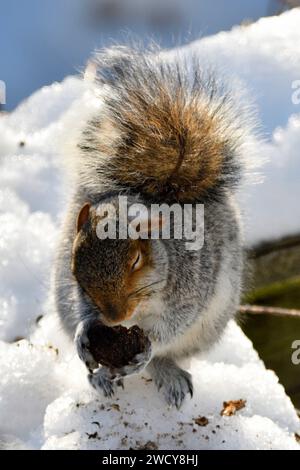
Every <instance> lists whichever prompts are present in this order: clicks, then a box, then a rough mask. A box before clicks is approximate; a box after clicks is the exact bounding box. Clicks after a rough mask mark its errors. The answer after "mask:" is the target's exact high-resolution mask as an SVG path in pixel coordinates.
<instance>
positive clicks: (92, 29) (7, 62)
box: [0, 0, 297, 110]
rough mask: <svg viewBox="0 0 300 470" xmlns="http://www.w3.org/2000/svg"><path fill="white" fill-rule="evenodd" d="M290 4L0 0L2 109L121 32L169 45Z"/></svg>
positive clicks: (270, 0)
mask: <svg viewBox="0 0 300 470" xmlns="http://www.w3.org/2000/svg"><path fill="white" fill-rule="evenodd" d="M293 3H297V0H251V1H245V0H243V1H241V0H214V1H207V0H163V1H162V0H43V1H40V0H26V1H22V0H1V2H0V80H3V81H4V82H5V83H6V87H7V89H6V94H7V97H6V107H5V109H6V110H11V109H13V108H14V107H15V106H16V105H17V104H18V103H19V102H20V101H21V100H22V99H23V98H25V97H27V96H29V95H30V94H31V93H32V92H33V91H35V90H37V89H38V88H40V87H41V86H43V85H47V84H51V83H52V82H53V81H60V80H62V79H63V78H64V77H65V76H66V75H70V74H74V73H75V72H77V71H78V70H82V68H83V67H84V65H85V64H86V62H87V60H88V58H89V56H90V54H91V51H93V50H94V49H95V48H100V47H102V46H105V45H107V44H111V43H112V42H113V41H118V42H126V38H128V32H129V31H130V34H132V33H133V34H136V35H138V37H139V38H141V39H144V40H145V42H147V41H148V39H149V38H152V39H155V40H156V41H158V42H159V44H160V45H161V46H163V47H173V46H175V45H181V44H185V43H187V42H190V41H192V40H194V39H197V38H199V37H201V36H207V35H211V34H215V33H217V32H218V31H221V30H228V29H230V28H232V26H234V25H238V24H241V23H243V22H245V23H247V22H252V21H256V20H257V19H258V18H260V17H262V16H268V15H274V14H278V13H280V12H282V11H283V10H284V9H286V8H289V7H290V6H291V5H292V4H293Z"/></svg>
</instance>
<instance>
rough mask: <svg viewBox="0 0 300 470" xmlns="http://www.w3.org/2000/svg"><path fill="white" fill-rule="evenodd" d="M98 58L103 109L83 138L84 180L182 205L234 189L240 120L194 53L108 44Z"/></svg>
mask: <svg viewBox="0 0 300 470" xmlns="http://www.w3.org/2000/svg"><path fill="white" fill-rule="evenodd" d="M95 63H96V70H97V79H96V84H97V85H96V86H97V89H98V90H99V93H100V94H101V99H102V100H103V111H102V113H101V115H99V116H96V117H95V119H93V120H92V121H91V122H90V123H89V125H88V126H87V128H86V129H85V131H84V133H83V136H82V141H81V143H80V149H81V152H80V154H81V156H80V164H79V167H78V171H79V174H80V179H81V181H82V184H84V185H86V186H87V187H88V188H92V189H94V190H97V187H98V188H99V184H100V183H101V185H102V186H103V185H106V186H107V188H108V189H112V188H120V189H125V190H129V191H133V192H138V193H140V194H142V195H143V196H144V197H150V198H154V199H156V200H164V201H181V202H189V201H190V202H194V201H196V200H201V199H203V198H206V197H218V196H220V195H222V194H223V193H224V190H225V191H227V190H228V189H233V188H235V187H236V186H237V183H238V182H239V180H240V176H241V172H242V171H241V170H242V158H243V155H242V154H243V152H245V148H244V146H245V141H246V134H247V131H246V129H245V120H244V118H241V116H239V111H238V110H236V109H235V105H234V104H233V103H232V100H231V96H230V93H228V92H226V91H225V90H224V88H223V86H219V85H218V83H217V81H216V80H215V79H214V78H213V77H212V74H210V73H203V72H202V71H201V67H200V64H199V61H198V60H197V59H196V58H195V57H190V58H189V60H187V59H183V58H179V57H176V55H175V54H174V56H173V57H172V58H170V57H169V56H168V55H166V54H162V53H153V52H148V53H143V52H141V51H139V50H135V49H129V48H125V47H113V48H110V49H107V50H104V51H103V52H100V53H98V54H96V55H95Z"/></svg>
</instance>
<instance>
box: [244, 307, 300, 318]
mask: <svg viewBox="0 0 300 470" xmlns="http://www.w3.org/2000/svg"><path fill="white" fill-rule="evenodd" d="M239 312H240V313H248V314H251V315H275V316H277V317H299V318H300V310H296V309H291V308H280V307H263V306H262V305H241V306H240V308H239Z"/></svg>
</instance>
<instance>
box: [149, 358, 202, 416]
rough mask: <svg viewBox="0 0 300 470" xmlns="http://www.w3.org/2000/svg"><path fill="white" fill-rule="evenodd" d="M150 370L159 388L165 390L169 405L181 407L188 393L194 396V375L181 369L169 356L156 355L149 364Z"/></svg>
mask: <svg viewBox="0 0 300 470" xmlns="http://www.w3.org/2000/svg"><path fill="white" fill-rule="evenodd" d="M148 371H149V373H150V375H151V377H152V378H153V380H154V383H155V384H156V386H157V388H158V390H161V389H162V391H163V395H164V397H165V400H166V402H167V404H168V405H169V406H176V408H177V409H179V408H180V407H181V405H182V403H183V400H184V398H185V396H186V395H187V394H190V396H191V398H192V396H193V383H192V376H191V374H190V373H189V372H187V371H185V370H183V369H181V368H180V367H178V366H177V364H176V363H175V362H174V361H173V360H172V359H169V358H164V357H155V358H154V359H152V361H151V362H150V364H149V366H148Z"/></svg>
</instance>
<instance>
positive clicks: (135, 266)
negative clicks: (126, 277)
mask: <svg viewBox="0 0 300 470" xmlns="http://www.w3.org/2000/svg"><path fill="white" fill-rule="evenodd" d="M141 266H142V255H141V252H140V251H139V252H138V254H137V256H136V257H135V260H134V262H133V263H132V265H131V271H137V270H138V269H140V268H141Z"/></svg>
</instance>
